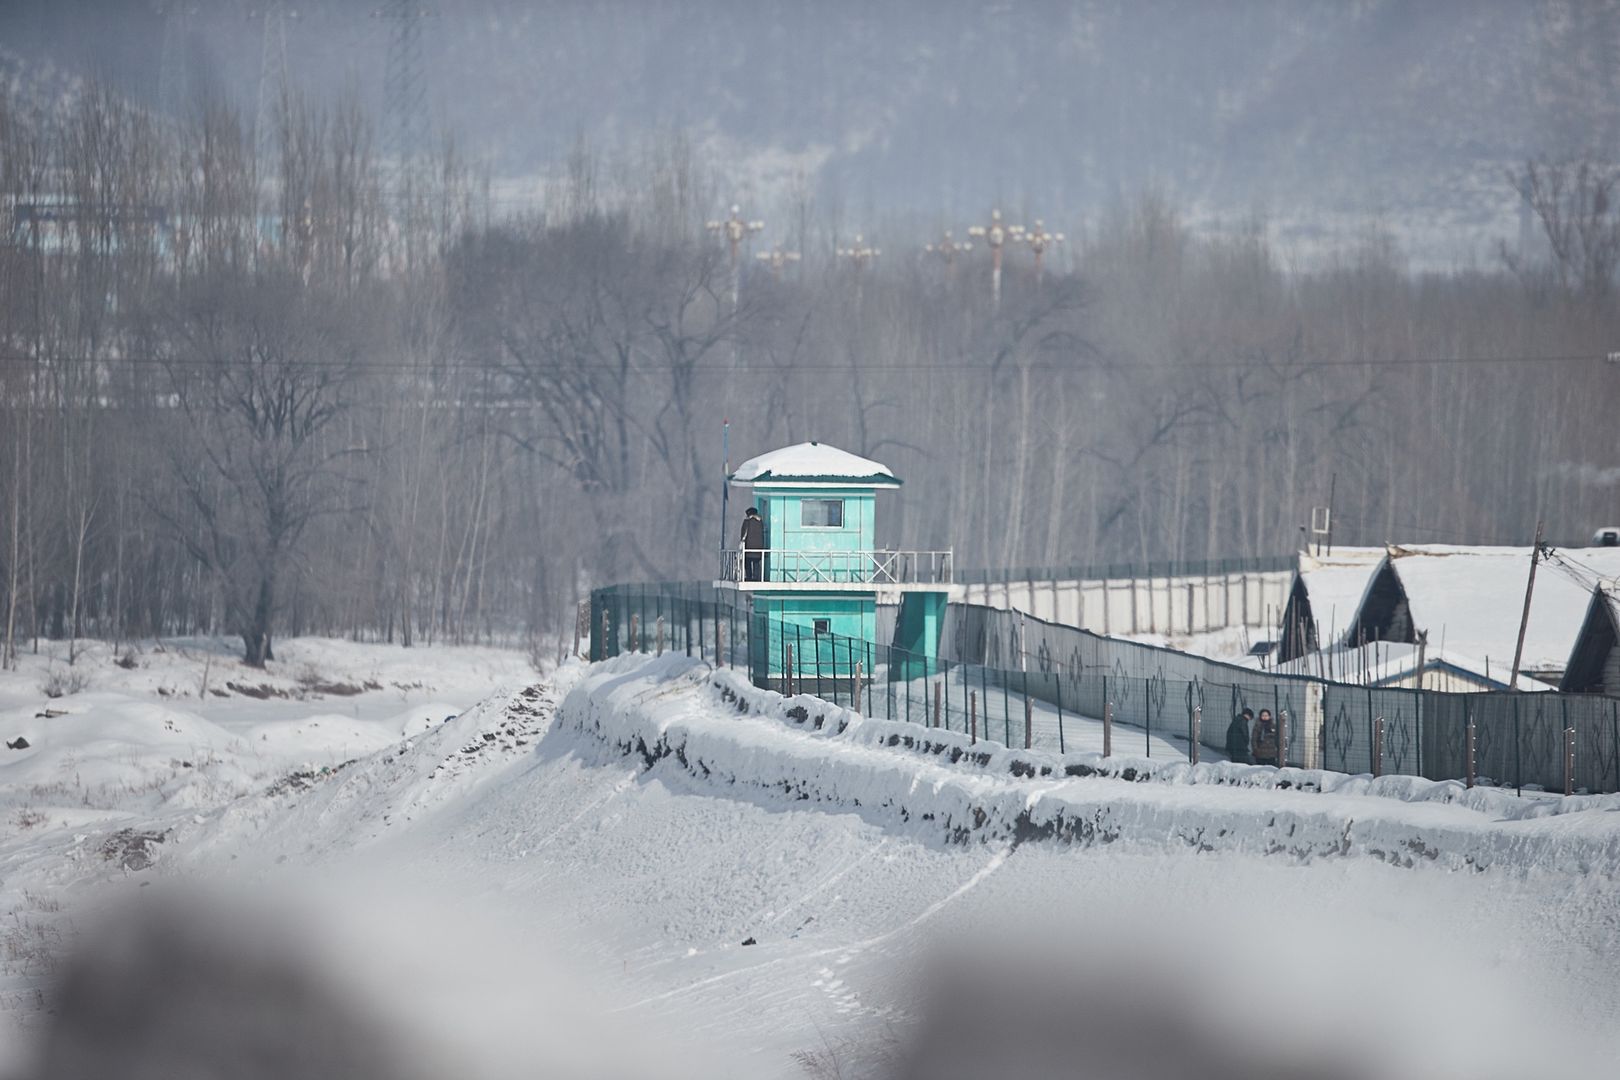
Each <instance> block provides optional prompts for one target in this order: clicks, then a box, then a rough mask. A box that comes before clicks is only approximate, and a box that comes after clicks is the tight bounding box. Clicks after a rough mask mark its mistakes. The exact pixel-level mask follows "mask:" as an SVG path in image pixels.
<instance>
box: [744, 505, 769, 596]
mask: <svg viewBox="0 0 1620 1080" xmlns="http://www.w3.org/2000/svg"><path fill="white" fill-rule="evenodd" d="M739 539H741V540H742V548H743V580H744V581H760V580H762V578H761V577H760V571H761V570H762V569H763V568H764V561H765V555H764V551H765V519H764V518H761V517H760V516H759V511H758V510H757V509H755V508H754V507H752V506H750V507H749V508H748V512H747V513H745V514H744V515H743V523H742V536H741V537H740V538H739Z"/></svg>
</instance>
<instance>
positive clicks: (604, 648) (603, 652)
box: [595, 604, 609, 660]
mask: <svg viewBox="0 0 1620 1080" xmlns="http://www.w3.org/2000/svg"><path fill="white" fill-rule="evenodd" d="M608 622H609V620H608V610H607V605H606V604H603V605H602V644H601V646H600V647H599V648H598V649H596V650H595V651H596V654H597V655H598V656H600V657H601V658H602V659H604V660H606V659H607V658H608Z"/></svg>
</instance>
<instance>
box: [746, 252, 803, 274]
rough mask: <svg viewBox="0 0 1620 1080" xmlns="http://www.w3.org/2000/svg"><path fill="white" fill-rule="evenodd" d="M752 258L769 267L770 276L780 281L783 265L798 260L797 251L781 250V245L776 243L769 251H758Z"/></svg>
mask: <svg viewBox="0 0 1620 1080" xmlns="http://www.w3.org/2000/svg"><path fill="white" fill-rule="evenodd" d="M754 258H755V259H758V260H759V261H760V262H762V263H764V264H765V265H766V266H768V267H770V269H771V277H773V278H775V279H776V280H777V281H781V280H782V269H783V267H785V266H787V264H788V263H796V262H798V261H799V253H798V252H797V251H783V250H782V245H781V244H777V245H776V246H775V247H774V248H772V249H771V250H770V251H761V252H759V253H758V254H756V255H755V256H754Z"/></svg>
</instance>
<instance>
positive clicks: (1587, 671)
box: [1558, 583, 1620, 697]
mask: <svg viewBox="0 0 1620 1080" xmlns="http://www.w3.org/2000/svg"><path fill="white" fill-rule="evenodd" d="M1615 589H1616V586H1615V585H1613V584H1612V583H1611V584H1599V585H1597V586H1596V587H1594V588H1593V589H1592V600H1591V602H1590V603H1589V604H1588V605H1587V607H1586V618H1585V619H1584V620H1582V622H1581V629H1580V633H1579V634H1577V635H1576V637H1575V647H1574V648H1573V649H1571V650H1570V653H1569V662H1568V664H1566V665H1565V667H1564V677H1563V680H1562V681H1561V682H1559V684H1558V689H1560V690H1564V691H1567V692H1569V693H1578V694H1612V695H1614V696H1616V697H1620V594H1617V593H1616V591H1615Z"/></svg>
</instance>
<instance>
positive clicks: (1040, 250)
mask: <svg viewBox="0 0 1620 1080" xmlns="http://www.w3.org/2000/svg"><path fill="white" fill-rule="evenodd" d="M1023 240H1024V242H1025V243H1026V244H1028V245H1029V250H1031V251H1033V252H1034V253H1035V285H1036V286H1037V287H1039V286H1040V284H1041V256H1043V255H1045V254H1046V249H1047V248H1048V247H1051V246H1053V245H1055V244H1061V243H1063V234H1062V233H1054V232H1047V231H1046V222H1044V221H1042V220H1041V219H1040V218H1036V219H1035V227H1034V228H1033V229H1030V230H1029V231H1028V232H1026V233H1025V234H1024V235H1023Z"/></svg>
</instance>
